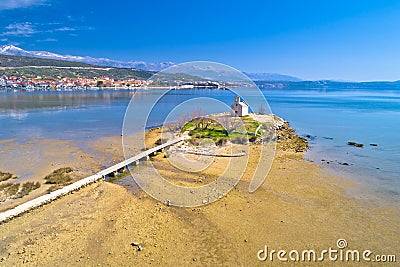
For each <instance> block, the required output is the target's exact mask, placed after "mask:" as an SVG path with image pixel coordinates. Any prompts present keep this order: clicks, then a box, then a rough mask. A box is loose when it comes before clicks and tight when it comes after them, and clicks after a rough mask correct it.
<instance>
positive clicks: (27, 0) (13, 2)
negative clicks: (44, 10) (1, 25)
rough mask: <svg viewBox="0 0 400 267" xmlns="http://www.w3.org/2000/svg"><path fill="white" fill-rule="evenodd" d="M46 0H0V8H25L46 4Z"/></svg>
mask: <svg viewBox="0 0 400 267" xmlns="http://www.w3.org/2000/svg"><path fill="white" fill-rule="evenodd" d="M46 1H47V0H1V1H0V10H6V9H17V8H27V7H31V6H37V5H43V4H46Z"/></svg>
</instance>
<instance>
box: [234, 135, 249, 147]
mask: <svg viewBox="0 0 400 267" xmlns="http://www.w3.org/2000/svg"><path fill="white" fill-rule="evenodd" d="M248 141H249V139H247V137H246V136H242V137H239V136H238V137H235V138H234V139H233V140H232V143H234V144H242V145H244V144H247V143H248Z"/></svg>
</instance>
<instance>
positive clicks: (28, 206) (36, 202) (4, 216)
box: [0, 136, 188, 224]
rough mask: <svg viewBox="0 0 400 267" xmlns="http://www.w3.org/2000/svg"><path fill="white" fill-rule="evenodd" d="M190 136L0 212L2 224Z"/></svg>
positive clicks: (149, 150)
mask: <svg viewBox="0 0 400 267" xmlns="http://www.w3.org/2000/svg"><path fill="white" fill-rule="evenodd" d="M187 138H188V137H186V136H185V137H181V138H178V139H175V140H172V141H168V142H166V143H164V144H161V145H159V146H156V147H153V148H150V149H148V150H146V151H143V152H141V153H139V154H137V155H136V156H134V157H131V158H129V159H126V160H124V161H122V162H120V163H117V164H115V165H113V166H111V167H109V168H107V169H105V170H102V171H100V172H98V173H96V174H94V175H92V176H89V177H86V178H84V179H81V180H79V181H77V182H75V183H72V184H70V185H67V186H65V187H63V188H61V189H58V190H56V191H53V192H51V193H49V194H46V195H43V196H40V197H38V198H35V199H32V200H30V201H28V202H25V203H23V204H21V205H19V206H17V207H15V208H13V209H10V210H7V211H5V212H2V213H0V224H1V223H4V222H7V221H9V220H11V219H12V218H14V217H17V216H19V215H21V214H23V213H25V212H28V211H30V210H32V209H34V208H37V207H40V206H42V205H44V204H47V203H50V202H52V201H54V200H56V199H57V198H60V197H62V196H65V195H67V194H69V193H71V192H74V191H76V190H79V189H80V188H82V187H84V186H87V185H89V184H92V183H95V182H96V181H98V180H101V179H104V178H105V177H106V176H108V175H111V174H115V173H117V172H118V171H120V170H122V169H124V168H125V167H126V166H129V165H137V164H138V163H139V161H141V160H147V159H148V157H149V156H150V155H153V154H155V153H157V152H158V151H162V150H163V149H164V148H167V147H169V146H171V145H174V144H176V143H179V142H181V141H184V140H186V139H187Z"/></svg>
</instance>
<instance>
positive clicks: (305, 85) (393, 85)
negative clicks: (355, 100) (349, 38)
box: [255, 80, 400, 91]
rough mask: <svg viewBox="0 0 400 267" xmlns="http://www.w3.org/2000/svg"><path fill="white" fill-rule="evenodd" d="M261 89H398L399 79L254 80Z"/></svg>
mask: <svg viewBox="0 0 400 267" xmlns="http://www.w3.org/2000/svg"><path fill="white" fill-rule="evenodd" d="M255 83H256V84H257V86H258V87H259V88H261V89H268V90H269V89H272V90H274V89H278V90H280V89H283V90H291V89H293V90H323V91H337V90H400V81H395V82H387V81H377V82H340V81H329V80H327V81H295V82H292V81H255Z"/></svg>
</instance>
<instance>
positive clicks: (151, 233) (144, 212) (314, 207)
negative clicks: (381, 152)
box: [0, 137, 400, 266]
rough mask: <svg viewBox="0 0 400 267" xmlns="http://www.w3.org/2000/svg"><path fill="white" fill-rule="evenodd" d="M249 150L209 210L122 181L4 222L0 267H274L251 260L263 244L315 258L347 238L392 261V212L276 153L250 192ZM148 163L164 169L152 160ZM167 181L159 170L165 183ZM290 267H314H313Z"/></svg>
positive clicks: (299, 158)
mask: <svg viewBox="0 0 400 267" xmlns="http://www.w3.org/2000/svg"><path fill="white" fill-rule="evenodd" d="M118 140H120V137H119V138H118V137H114V138H107V139H104V140H102V141H98V142H97V143H96V144H93V148H94V149H96V147H97V149H98V150H99V151H108V152H107V153H111V154H113V155H114V157H115V158H114V160H117V159H118V157H121V155H122V154H120V153H121V151H118V149H116V150H113V149H106V148H110V147H115V144H117V142H118ZM150 143H151V142H150ZM104 149H106V150H104ZM251 149H253V150H254V151H251V153H250V162H249V166H248V169H247V170H246V172H245V174H244V176H243V178H242V180H241V181H240V182H239V184H238V185H237V186H236V187H235V188H234V189H233V190H232V191H231V192H229V194H227V195H226V196H225V197H223V198H222V199H220V200H219V201H216V202H214V203H212V204H209V205H205V206H202V207H198V208H179V207H172V206H167V205H165V204H163V203H160V202H158V201H156V200H154V199H153V198H151V197H150V196H148V195H147V194H146V193H144V192H143V191H141V190H140V189H139V188H138V187H137V186H136V185H135V182H134V181H133V179H132V178H131V177H129V176H128V177H125V178H123V179H122V180H120V181H118V182H117V183H116V184H112V183H109V182H98V183H95V184H93V185H91V186H88V187H86V188H84V189H82V190H80V191H78V192H75V193H74V194H71V195H68V196H65V197H63V198H61V199H59V200H57V201H55V202H53V203H51V204H48V205H46V206H43V207H41V208H38V209H36V210H34V211H32V212H30V213H28V214H24V215H23V216H21V217H19V218H16V219H13V220H12V221H10V222H8V223H6V224H3V225H1V226H0V240H1V246H0V259H1V260H0V265H4V266H10V265H22V264H25V265H27V266H38V265H40V266H65V265H75V266H97V265H100V266H103V265H111V266H144V265H155V266H172V265H179V266H181V265H184V266H187V265H193V266H215V265H222V266H271V265H273V266H281V265H282V262H279V261H277V260H276V259H275V260H274V261H272V262H271V261H269V260H267V261H265V262H262V261H259V260H258V259H257V252H258V251H259V250H261V249H264V246H265V245H267V246H268V247H269V248H270V249H275V250H279V249H285V250H287V251H290V250H292V249H296V250H299V251H301V250H304V249H315V250H316V251H321V250H323V249H328V248H329V247H333V248H336V241H337V240H338V239H339V238H344V239H346V240H347V243H348V247H349V248H351V249H360V250H365V249H369V250H371V251H373V252H374V253H375V254H385V253H386V254H396V253H397V254H398V251H399V248H400V247H399V243H398V240H399V237H400V230H399V228H398V225H399V223H400V219H399V210H398V208H397V209H396V208H382V207H377V206H373V205H370V204H368V203H362V202H360V201H356V200H355V199H352V198H349V197H348V196H346V195H345V194H344V192H345V190H346V189H347V188H348V187H351V186H355V185H354V184H352V183H351V182H349V181H346V180H343V179H341V178H339V177H335V176H333V175H331V174H330V173H328V172H326V171H325V170H324V169H322V168H321V167H320V166H317V165H315V164H313V163H310V162H306V161H304V160H303V154H302V153H295V152H291V151H278V152H277V155H276V157H275V160H274V163H273V166H272V169H271V171H270V174H269V175H268V177H267V179H266V181H265V183H264V184H263V185H262V186H261V187H260V188H259V189H258V190H257V191H255V192H254V193H249V192H248V184H249V181H250V179H251V175H252V172H251V170H252V169H254V168H255V166H254V164H256V163H255V162H256V161H255V160H254V157H256V156H257V152H256V150H257V147H256V146H254V147H251ZM152 162H153V164H154V165H155V166H157V165H162V166H165V165H166V164H165V163H166V159H164V158H163V157H162V156H161V155H159V156H156V157H154V158H153V160H152ZM221 162H222V161H221ZM221 164H222V163H221ZM173 173H174V172H173V171H172V168H171V169H168V167H165V168H164V175H166V176H168V175H170V176H171V177H170V179H171V180H172V181H173V180H174V177H173V175H172V174H173ZM178 182H179V181H178ZM132 242H138V243H140V245H141V246H142V248H143V250H142V251H138V248H137V247H136V246H132V245H131V244H132ZM289 264H293V263H289ZM296 264H299V265H300V266H310V265H315V266H321V262H320V263H310V262H297V263H296ZM342 264H346V263H340V262H339V263H338V262H336V263H335V262H330V261H328V260H327V259H326V260H325V261H324V262H323V266H337V265H339V266H340V265H342ZM368 265H369V264H368V263H365V262H364V263H362V266H368ZM360 266H361V265H360ZM379 266H384V264H380V265H379ZM388 266H395V265H393V264H392V265H388Z"/></svg>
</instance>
